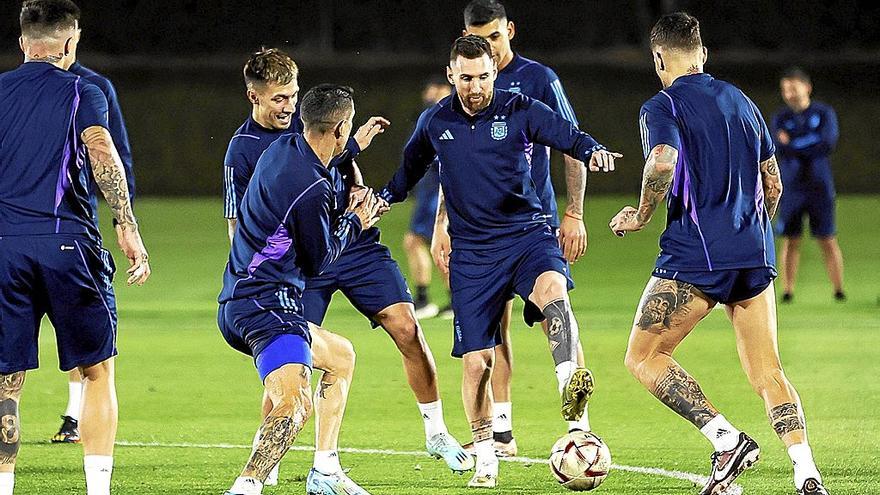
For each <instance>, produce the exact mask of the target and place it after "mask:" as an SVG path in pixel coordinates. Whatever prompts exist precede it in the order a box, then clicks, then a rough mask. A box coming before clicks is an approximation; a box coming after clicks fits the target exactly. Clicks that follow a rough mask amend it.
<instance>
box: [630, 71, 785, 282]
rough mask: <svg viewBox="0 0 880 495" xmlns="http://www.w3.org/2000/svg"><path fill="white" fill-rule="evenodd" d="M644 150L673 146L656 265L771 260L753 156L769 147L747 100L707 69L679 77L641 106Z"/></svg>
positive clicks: (754, 264) (701, 266)
mask: <svg viewBox="0 0 880 495" xmlns="http://www.w3.org/2000/svg"><path fill="white" fill-rule="evenodd" d="M639 123H640V127H641V132H642V144H643V151H644V154H645V157H646V158H647V156H648V154H649V153H650V152H651V150H652V149H653V148H654V147H655V146H657V145H659V144H667V145H670V146H672V147H674V148H675V149H677V150H678V163H677V164H676V166H675V175H674V176H673V180H672V187H671V188H670V191H669V196H668V198H667V214H666V230H665V231H664V232H663V234H662V236H661V237H660V256H659V258H658V259H657V268H661V269H669V270H678V271H705V270H723V269H738V268H758V267H765V266H771V267H772V266H773V265H774V264H775V253H774V250H773V233H772V231H771V226H770V218H769V216H768V214H767V211H766V209H765V208H764V189H763V183H762V180H761V172H760V169H759V165H760V162H763V161H765V160H768V159H770V157H772V156H773V153H774V151H775V148H774V146H773V140H772V139H771V137H770V131H769V130H768V129H767V125H766V124H765V122H764V118H763V117H762V116H761V112H760V111H759V110H758V108H757V107H756V106H755V104H754V103H752V101H751V100H750V99H749V98H748V97H747V96H746V95H745V94H744V93H743V92H742V91H740V90H739V88H737V87H736V86H733V85H732V84H729V83H726V82H724V81H719V80H717V79H714V78H713V77H712V76H710V75H709V74H694V75H689V76H682V77H679V78H678V79H676V80H675V82H674V83H673V84H672V85H671V86H670V87H668V88H667V89H665V90H663V91H660V92H659V93H657V95H655V96H654V97H653V98H651V99H650V100H648V101H647V102H646V103H645V104H644V105H643V106H642V110H641V113H640V117H639Z"/></svg>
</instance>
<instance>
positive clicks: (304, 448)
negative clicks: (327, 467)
mask: <svg viewBox="0 0 880 495" xmlns="http://www.w3.org/2000/svg"><path fill="white" fill-rule="evenodd" d="M116 445H119V446H121V447H160V448H180V449H247V450H250V449H251V448H252V446H250V445H236V444H230V443H215V444H206V443H161V442H127V441H124V440H120V441H118V442H116ZM290 450H296V451H301V452H312V451H314V450H315V447H314V446H310V445H294V446H292V447H291V448H290ZM339 451H340V452H343V453H349V454H373V455H402V456H413V457H427V455H428V454H427V453H425V451H424V450H388V449H356V448H350V447H342V448H340V449H339ZM499 460H501V461H505V462H516V463H519V464H549V461H548V460H547V459H536V458H533V457H501V458H499ZM611 468H612V469H617V470H619V471H627V472H630V473H639V474H648V475H651V476H662V477H664V478H674V479H677V480H684V481H690V482H691V483H695V484H697V485H702V484H704V483H706V479H707V478H706V477H705V476H701V475H699V474H694V473H688V472H685V471H670V470H668V469H663V468H654V467H642V466H627V465H625V464H612V465H611ZM741 494H742V487H741V486H739V485H737V484H734V485H731V487H730V488H728V489H727V493H726V494H725V495H741Z"/></svg>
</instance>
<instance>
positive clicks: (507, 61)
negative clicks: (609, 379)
mask: <svg viewBox="0 0 880 495" xmlns="http://www.w3.org/2000/svg"><path fill="white" fill-rule="evenodd" d="M464 25H465V29H464V32H463V33H462V34H475V35H477V36H480V37H482V38H485V39H486V41H488V42H489V45H491V46H492V58H493V59H494V60H495V63H496V64H497V65H498V78H497V79H496V80H495V87H497V88H500V89H506V90H508V91H511V92H516V93H521V94H524V95H526V96H529V97H531V98H535V99H536V100H539V101H541V102H543V103H545V104H546V105H547V106H548V107H550V108H551V109H553V110H555V111H556V112H557V113H559V114H560V115H562V117H563V118H565V120H568V121H569V122H571V123H572V125H574V126H575V127H577V126H578V120H577V117H576V116H575V113H574V110H573V109H572V107H571V104H570V103H569V101H568V97H567V96H566V94H565V90H563V89H562V83H561V82H560V81H559V76H557V75H556V73H555V72H554V71H553V69H551V68H549V67H547V66H545V65H542V64H540V63H538V62H536V61H534V60H530V59H527V58H525V57H523V56H521V55H519V54H517V53H515V52H514V51H513V49H512V48H511V46H510V41H511V40H512V39H513V38H514V36H515V35H516V26H515V25H514V23H513V21H510V20H509V19H508V17H507V11H506V10H505V8H504V6H503V5H502V4H501V3H500V2H497V1H495V0H473V1H471V2H470V3H469V4H468V5H467V7H466V8H465V10H464ZM529 156H530V159H531V170H532V179H533V180H534V182H535V188H536V190H537V193H538V198H539V199H540V200H541V207H542V209H543V210H544V217H545V219H546V220H547V224H548V225H550V229H551V230H552V231H553V233H554V235H556V237H557V238H558V239H559V246H560V247H561V248H562V254H563V256H565V259H566V261H568V262H569V263H574V262H576V261H577V260H578V259H579V258H580V257H581V256H583V254H584V253H585V252H586V249H587V230H586V226H585V225H584V220H583V214H584V192H585V190H586V185H587V171H586V169H585V168H584V164H583V163H581V162H580V161H578V160H577V159H575V158H572V157H570V156H568V155H563V160H564V162H565V182H566V186H567V187H566V189H567V190H566V192H567V195H568V201H567V205H566V209H565V213H564V214H563V216H562V220H561V221H560V219H559V215H558V214H557V208H556V193H555V192H554V191H553V183H552V182H551V180H550V148H548V147H547V146H543V145H540V144H532V146H531V148H530V150H529ZM439 220H440V222H438V226H442V225H444V219H439ZM448 240H449V236H448V234H446V233H445V232H443V233H442V234H440V235H438V242H436V243H435V244H434V247H435V250H439V249H448V247H449V241H448ZM512 314H513V298H512V297H511V299H510V301H509V302H508V303H507V307H506V308H505V313H504V317H503V318H502V319H501V333H502V336H503V343H502V344H501V345H499V346H498V348H497V349H495V359H496V361H495V368H494V369H493V371H492V393H493V394H494V399H495V402H494V404H495V405H494V409H493V421H492V428H493V430H494V431H493V436H494V439H495V450H496V452H497V453H498V455H500V456H515V455H516V452H517V448H516V441H515V440H514V438H513V415H512V413H513V411H512V404H511V398H510V381H511V377H512V369H513V348H512V341H511V338H510V322H511V317H512ZM541 324H542V325H543V326H544V330H545V331H546V330H547V329H546V325H547V320H544V321H543V322H542V323H541ZM578 353H579V356H580V357H579V362H581V363H582V362H583V357H582V354H583V351H581V350H578ZM582 426H583V427H584V428H585V429H586V430H589V425H586V424H585V425H582ZM465 447H466V448H467V447H472V446H470V445H466V446H465Z"/></svg>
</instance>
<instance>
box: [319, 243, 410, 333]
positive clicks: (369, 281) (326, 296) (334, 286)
mask: <svg viewBox="0 0 880 495" xmlns="http://www.w3.org/2000/svg"><path fill="white" fill-rule="evenodd" d="M337 290H338V291H342V293H343V294H344V295H345V297H346V298H347V299H348V300H349V301H351V304H352V305H354V307H355V308H356V309H357V310H358V311H360V312H361V313H362V314H363V315H364V316H366V317H367V318H369V319H370V321H371V323H372V325H373V327H374V328H375V327H377V326H379V324H378V323H377V322H376V321H374V320H373V317H375V316H376V315H377V314H379V312H381V311H382V310H383V309H385V308H387V307H388V306H391V305H392V304H397V303H401V302H406V303H412V302H413V299H412V294H411V293H410V291H409V287H408V286H407V285H406V279H405V278H403V273H401V271H400V267H399V266H398V265H397V262H396V261H394V259H393V258H391V251H389V250H388V248H387V247H385V246H383V245H382V244H379V243H378V242H369V243H365V244H363V245H357V246H354V247H353V248H351V249H346V250H345V251H343V253H342V255H341V256H340V257H339V259H338V260H336V263H334V264H332V265H330V268H329V269H328V270H327V271H326V272H324V273H322V274H321V275H320V276H319V277H315V278H311V279H309V280H308V281H307V282H306V290H305V292H304V293H303V296H302V304H303V308H304V309H303V312H304V315H305V318H306V321H309V322H311V323H314V324H315V325H321V324H322V323H323V322H324V317H325V316H326V315H327V308H328V307H329V306H330V300H331V299H332V298H333V293H335V292H336V291H337Z"/></svg>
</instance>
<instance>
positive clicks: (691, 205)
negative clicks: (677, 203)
mask: <svg viewBox="0 0 880 495" xmlns="http://www.w3.org/2000/svg"><path fill="white" fill-rule="evenodd" d="M681 148H682V149H681V150H679V152H678V165H677V166H678V167H681V168H682V169H683V170H684V174H683V180H682V192H683V195H684V198H683V202H684V209H685V211H687V212H688V216H690V218H691V221H692V222H694V225H696V226H697V233H699V234H700V241H701V242H702V243H703V252H704V253H705V254H706V263H707V264H708V265H709V271H712V259H711V258H710V257H709V246H708V245H707V244H706V238H705V237H704V236H703V229H702V228H700V217H699V215H698V214H697V202H696V199H695V197H694V189H693V187H692V186H691V174H690V173H689V172H688V169H687V157H686V155H685V152H684V145H682V146H681Z"/></svg>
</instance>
